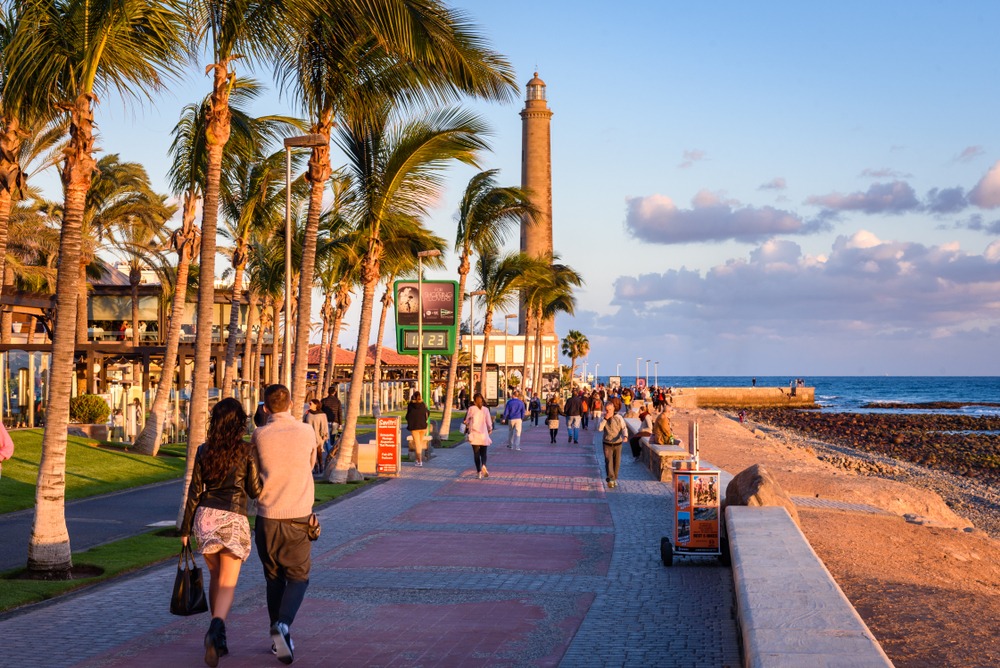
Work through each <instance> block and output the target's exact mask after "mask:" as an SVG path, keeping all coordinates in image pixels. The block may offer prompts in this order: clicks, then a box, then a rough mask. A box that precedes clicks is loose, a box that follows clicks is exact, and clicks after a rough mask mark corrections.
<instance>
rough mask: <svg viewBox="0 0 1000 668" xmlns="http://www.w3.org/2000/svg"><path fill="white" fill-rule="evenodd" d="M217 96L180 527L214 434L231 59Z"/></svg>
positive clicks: (209, 118) (218, 68)
mask: <svg viewBox="0 0 1000 668" xmlns="http://www.w3.org/2000/svg"><path fill="white" fill-rule="evenodd" d="M211 69H212V73H213V85H212V95H211V98H210V100H209V103H208V109H207V111H206V112H205V143H206V144H207V146H206V153H207V165H206V169H205V199H204V202H203V208H204V210H203V214H202V223H201V252H200V257H201V261H200V269H201V270H200V272H199V274H198V328H197V333H196V334H195V343H194V373H193V374H192V375H193V378H192V382H191V402H190V407H191V408H190V413H191V414H190V417H189V418H188V442H187V467H186V470H185V473H184V491H183V494H182V496H181V501H180V504H179V507H178V509H177V522H178V526H179V525H180V522H181V521H182V520H183V515H184V504H185V501H186V499H187V488H188V486H189V485H190V484H191V472H192V469H193V468H194V456H195V452H196V450H197V448H198V446H200V445H201V444H202V443H204V442H205V436H206V435H207V433H208V387H209V382H210V381H211V375H212V373H211V368H210V365H211V363H212V315H213V312H214V310H215V253H216V238H215V237H216V233H217V230H218V223H219V182H220V181H221V179H222V156H223V152H224V151H225V146H226V142H227V141H229V129H230V128H229V123H230V112H229V87H230V83H231V81H230V79H231V75H230V74H229V62H228V60H223V61H221V62H218V63H214V64H213V65H212V66H211Z"/></svg>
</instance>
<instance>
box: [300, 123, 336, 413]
mask: <svg viewBox="0 0 1000 668" xmlns="http://www.w3.org/2000/svg"><path fill="white" fill-rule="evenodd" d="M332 127H333V120H332V113H331V112H329V111H326V112H324V113H323V114H321V116H320V118H319V119H318V121H317V122H316V124H315V125H313V127H312V129H311V132H312V133H314V134H318V135H322V137H323V138H324V139H325V143H324V144H323V145H322V146H314V147H313V149H312V155H311V156H310V158H309V171H308V172H307V173H306V180H308V181H309V185H310V192H309V213H308V215H307V216H306V229H305V239H304V240H303V243H302V266H301V267H300V268H299V300H298V302H299V303H298V309H299V312H298V318H297V325H296V331H297V333H298V335H297V336H296V338H295V340H294V343H295V346H294V347H295V366H294V367H293V368H292V402H293V403H292V405H293V406H301V405H303V403H304V402H305V400H306V372H307V371H308V369H309V325H310V323H311V321H312V289H313V283H314V281H315V273H316V237H317V235H318V234H319V216H320V213H321V212H322V210H323V190H324V188H325V187H326V182H327V181H328V180H329V179H330V172H331V170H330V130H331V128H332ZM321 393H322V388H320V394H321Z"/></svg>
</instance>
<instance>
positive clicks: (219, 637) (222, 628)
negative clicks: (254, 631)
mask: <svg viewBox="0 0 1000 668" xmlns="http://www.w3.org/2000/svg"><path fill="white" fill-rule="evenodd" d="M215 651H216V653H218V655H219V658H222V657H224V656H225V655H227V654H229V645H227V644H226V623H225V622H224V621H222V620H221V619H220V620H219V628H218V629H216V631H215Z"/></svg>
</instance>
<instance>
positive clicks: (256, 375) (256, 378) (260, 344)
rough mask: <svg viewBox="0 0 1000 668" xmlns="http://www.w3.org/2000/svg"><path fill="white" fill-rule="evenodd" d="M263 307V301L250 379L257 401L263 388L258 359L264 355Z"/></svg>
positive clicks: (272, 338) (264, 306)
mask: <svg viewBox="0 0 1000 668" xmlns="http://www.w3.org/2000/svg"><path fill="white" fill-rule="evenodd" d="M265 309H267V304H266V303H264V304H262V305H261V312H260V331H259V332H257V341H256V342H254V353H253V376H252V378H251V380H252V381H253V386H254V388H256V390H257V401H260V397H261V396H262V390H263V388H262V387H261V377H260V360H261V357H262V356H263V355H264V316H265ZM271 341H272V342H273V341H274V336H273V335H272V336H271ZM273 347H274V344H273V343H272V349H273ZM272 358H273V356H272Z"/></svg>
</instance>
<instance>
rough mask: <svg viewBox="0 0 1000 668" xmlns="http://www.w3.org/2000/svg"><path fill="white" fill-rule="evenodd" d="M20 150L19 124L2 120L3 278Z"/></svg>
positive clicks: (0, 241)
mask: <svg viewBox="0 0 1000 668" xmlns="http://www.w3.org/2000/svg"><path fill="white" fill-rule="evenodd" d="M20 149H21V137H20V124H19V123H18V121H17V119H16V118H9V117H7V118H4V128H3V132H2V133H0V277H3V276H4V269H5V267H6V260H7V236H8V228H9V226H10V207H11V202H12V201H13V197H14V190H15V189H16V188H17V187H18V183H19V182H20V180H21V179H22V176H21V167H20V165H19V164H18V161H17V154H18V151H20ZM2 292H3V281H0V294H2Z"/></svg>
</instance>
